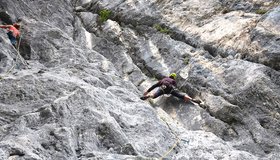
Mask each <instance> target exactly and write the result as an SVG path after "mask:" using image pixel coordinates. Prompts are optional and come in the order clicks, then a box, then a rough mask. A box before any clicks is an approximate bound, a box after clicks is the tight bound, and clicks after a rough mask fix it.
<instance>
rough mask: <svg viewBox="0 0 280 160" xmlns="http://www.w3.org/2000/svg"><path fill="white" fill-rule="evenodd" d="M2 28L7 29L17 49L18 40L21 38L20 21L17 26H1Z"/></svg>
mask: <svg viewBox="0 0 280 160" xmlns="http://www.w3.org/2000/svg"><path fill="white" fill-rule="evenodd" d="M0 28H4V29H7V31H8V33H7V35H8V37H9V39H10V41H11V43H12V45H13V46H14V47H15V48H16V45H17V38H18V37H19V36H20V31H19V29H20V20H18V21H17V22H16V23H15V24H13V25H0Z"/></svg>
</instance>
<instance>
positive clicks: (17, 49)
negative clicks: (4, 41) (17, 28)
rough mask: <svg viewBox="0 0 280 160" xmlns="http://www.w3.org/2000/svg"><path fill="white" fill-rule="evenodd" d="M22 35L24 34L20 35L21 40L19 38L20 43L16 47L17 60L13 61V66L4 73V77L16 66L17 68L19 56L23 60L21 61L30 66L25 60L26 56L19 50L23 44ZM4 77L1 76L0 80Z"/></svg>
mask: <svg viewBox="0 0 280 160" xmlns="http://www.w3.org/2000/svg"><path fill="white" fill-rule="evenodd" d="M22 35H23V34H22V33H21V36H20V37H19V40H18V44H17V46H16V47H14V48H15V50H16V52H17V56H16V60H15V62H13V65H12V67H11V68H10V69H9V70H8V71H7V72H6V73H5V74H4V76H3V77H6V76H8V74H10V73H11V72H12V71H13V70H14V68H15V66H16V64H17V62H18V58H19V59H20V60H21V63H22V64H23V65H25V66H28V64H27V63H26V61H25V60H24V58H23V57H22V56H21V54H20V52H19V48H20V44H21V37H22ZM3 77H0V80H1V79H3Z"/></svg>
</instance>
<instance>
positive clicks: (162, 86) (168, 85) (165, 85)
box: [140, 73, 201, 104]
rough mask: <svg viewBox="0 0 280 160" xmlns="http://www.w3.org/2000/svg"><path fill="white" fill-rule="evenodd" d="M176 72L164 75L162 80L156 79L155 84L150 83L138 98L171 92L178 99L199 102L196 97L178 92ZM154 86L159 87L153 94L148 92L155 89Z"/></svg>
mask: <svg viewBox="0 0 280 160" xmlns="http://www.w3.org/2000/svg"><path fill="white" fill-rule="evenodd" d="M176 76H177V75H176V73H171V74H170V75H169V77H165V78H163V79H162V80H160V81H158V82H157V83H156V84H154V85H152V86H151V87H150V88H149V89H148V90H147V91H146V92H145V93H144V96H143V97H140V99H142V100H146V99H148V98H153V99H154V98H157V97H159V96H161V95H163V94H172V95H173V96H175V97H178V98H180V99H183V100H185V101H186V102H188V101H192V102H195V103H198V104H200V103H201V101H200V100H198V99H193V98H191V97H189V96H188V95H186V94H182V93H180V92H179V91H178V90H177V89H176V81H175V79H176ZM156 87H159V88H158V90H157V91H156V92H155V93H153V94H148V93H149V92H151V91H152V90H153V89H155V88H156Z"/></svg>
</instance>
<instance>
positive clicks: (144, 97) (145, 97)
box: [140, 96, 149, 100]
mask: <svg viewBox="0 0 280 160" xmlns="http://www.w3.org/2000/svg"><path fill="white" fill-rule="evenodd" d="M148 98H149V96H143V97H140V99H141V100H146V99H148Z"/></svg>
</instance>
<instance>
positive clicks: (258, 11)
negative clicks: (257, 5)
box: [256, 9, 267, 14]
mask: <svg viewBox="0 0 280 160" xmlns="http://www.w3.org/2000/svg"><path fill="white" fill-rule="evenodd" d="M266 12H267V10H264V9H258V10H256V13H257V14H265V13H266Z"/></svg>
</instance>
